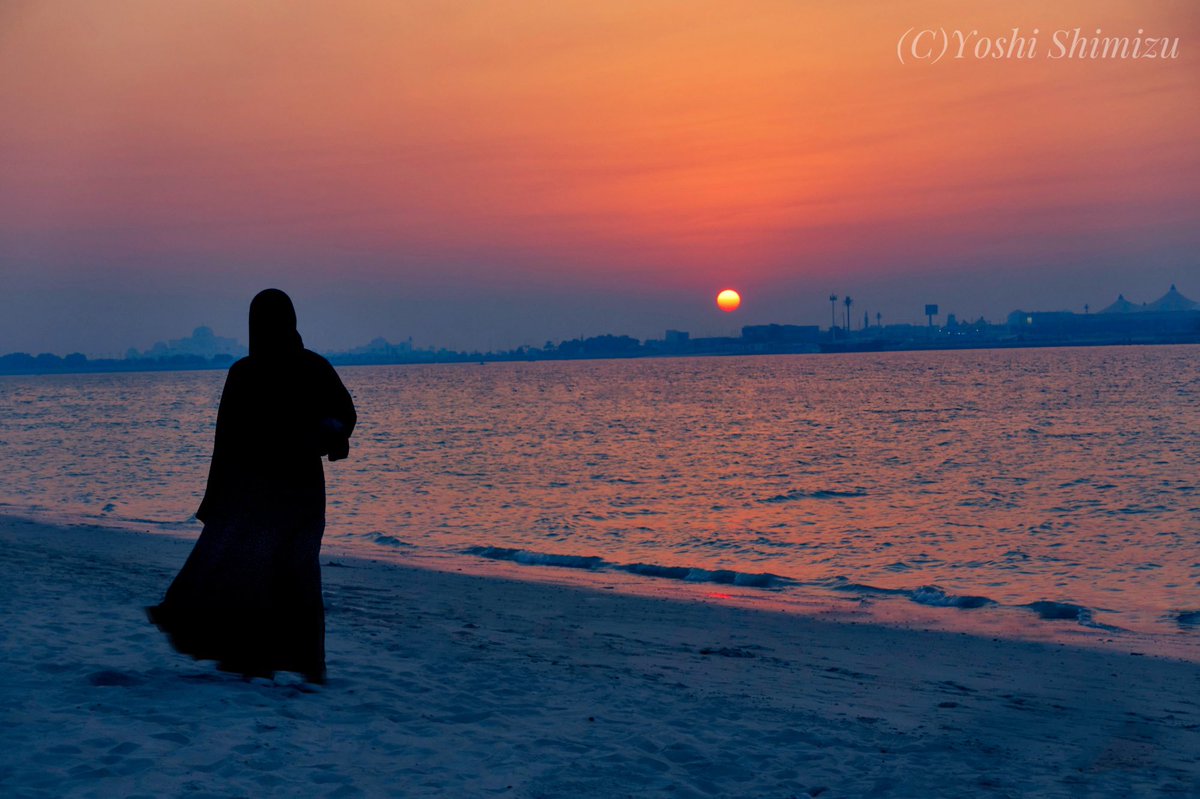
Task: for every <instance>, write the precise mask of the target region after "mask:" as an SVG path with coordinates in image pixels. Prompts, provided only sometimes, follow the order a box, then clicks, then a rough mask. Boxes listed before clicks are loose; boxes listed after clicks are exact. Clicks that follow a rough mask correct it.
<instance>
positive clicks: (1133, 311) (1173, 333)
mask: <svg viewBox="0 0 1200 799" xmlns="http://www.w3.org/2000/svg"><path fill="white" fill-rule="evenodd" d="M1008 326H1009V330H1010V331H1011V332H1013V333H1016V334H1017V335H1018V336H1020V337H1021V338H1032V339H1037V338H1060V339H1064V340H1076V341H1092V342H1098V341H1149V340H1163V339H1167V340H1191V339H1193V338H1196V337H1198V336H1200V303H1196V302H1195V301H1193V300H1191V299H1188V298H1187V297H1185V296H1183V295H1182V294H1180V293H1179V290H1178V289H1177V288H1175V286H1174V285H1172V286H1171V288H1170V289H1169V290H1168V291H1167V293H1166V294H1164V295H1163V296H1161V297H1159V298H1158V299H1157V300H1155V301H1154V302H1151V303H1147V304H1143V305H1137V304H1136V303H1133V302H1130V301H1129V300H1128V299H1126V298H1125V295H1124V294H1120V295H1118V296H1117V299H1116V300H1115V301H1114V302H1113V303H1112V304H1110V305H1108V306H1106V307H1105V308H1103V309H1101V310H1100V312H1099V313H1094V314H1077V313H1073V312H1071V311H1013V312H1012V313H1011V314H1009V315H1008Z"/></svg>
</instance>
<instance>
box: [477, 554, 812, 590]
mask: <svg viewBox="0 0 1200 799" xmlns="http://www.w3.org/2000/svg"><path fill="white" fill-rule="evenodd" d="M463 554H465V555H475V556H476V557H481V558H488V559H490V560H506V561H511V562H513V563H520V564H523V565H526V566H559V567H562V568H567V569H587V570H589V571H597V570H600V569H609V570H612V571H623V572H628V573H629V574H636V575H639V576H641V577H657V578H661V579H667V580H682V581H684V582H689V583H719V584H721V585H736V586H745V587H747V588H780V587H782V586H784V585H789V584H792V583H794V582H795V580H789V579H788V578H786V577H780V576H779V575H778V574H770V573H768V572H762V573H757V574H756V573H749V572H738V571H732V570H730V569H713V570H709V569H698V568H693V567H690V566H661V565H658V564H655V563H611V562H609V561H607V560H605V559H604V558H601V557H597V556H595V555H554V554H550V553H547V552H532V551H530V550H527V549H511V548H508V547H489V546H479V547H470V548H469V549H466V550H464V552H463Z"/></svg>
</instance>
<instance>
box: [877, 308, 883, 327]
mask: <svg viewBox="0 0 1200 799" xmlns="http://www.w3.org/2000/svg"><path fill="white" fill-rule="evenodd" d="M875 327H883V314H882V313H880V312H879V311H876V312H875Z"/></svg>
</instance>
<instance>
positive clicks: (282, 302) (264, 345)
mask: <svg viewBox="0 0 1200 799" xmlns="http://www.w3.org/2000/svg"><path fill="white" fill-rule="evenodd" d="M303 348H304V342H303V341H302V340H301V338H300V334H299V333H298V332H296V309H295V307H294V306H293V305H292V299H291V297H289V296H288V295H286V294H284V293H283V292H282V291H280V290H279V289H266V290H265V291H260V292H259V293H258V294H257V295H255V297H254V299H253V300H252V301H251V302H250V354H251V355H259V356H267V357H271V356H275V355H284V354H287V353H291V352H296V351H298V350H301V349H303Z"/></svg>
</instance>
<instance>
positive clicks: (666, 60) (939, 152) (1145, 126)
mask: <svg viewBox="0 0 1200 799" xmlns="http://www.w3.org/2000/svg"><path fill="white" fill-rule="evenodd" d="M1045 6H1046V4H1045V3H1042V2H1008V3H1003V4H998V3H993V2H978V3H969V2H961V1H955V2H950V1H949V0H947V1H945V2H933V1H932V0H930V1H928V2H917V1H914V0H905V1H904V2H894V3H885V2H854V1H853V0H850V1H849V2H843V3H828V2H801V1H800V0H780V1H779V2H761V1H760V0H749V1H748V2H726V3H704V2H694V1H693V0H688V1H687V2H656V1H654V0H650V1H648V2H642V3H636V4H634V3H630V4H623V3H562V2H530V1H529V0H522V1H521V2H487V3H481V2H434V1H433V0H431V1H430V2H396V1H394V0H387V1H386V2H384V1H381V2H357V1H355V2H344V3H327V4H325V3H317V4H295V3H287V2H279V3H245V2H241V0H238V1H237V2H224V1H223V0H208V1H206V2H199V1H198V0H197V1H196V2H179V3H161V2H157V0H145V1H143V2H135V1H132V0H130V1H126V2H121V1H120V0H117V1H115V2H104V3H100V2H96V3H76V2H61V3H55V2H38V3H33V2H29V3H24V2H19V1H18V2H16V3H8V4H5V5H4V6H3V7H0V107H3V108H4V109H5V111H4V113H3V114H2V115H0V275H3V276H4V277H5V283H8V284H9V285H10V286H14V287H15V288H16V290H15V291H6V292H5V295H6V296H5V298H4V299H2V300H0V319H3V321H0V351H4V352H7V351H11V350H21V349H24V350H31V351H41V350H51V351H67V350H71V349H81V350H84V351H86V352H104V351H123V349H124V348H125V347H128V346H138V347H146V346H148V345H149V344H150V343H151V342H152V341H153V340H155V339H161V338H172V337H177V336H180V335H185V334H186V333H187V332H189V331H190V329H191V328H192V327H194V326H196V325H199V324H210V325H212V326H214V327H215V328H217V331H218V333H221V334H224V335H234V336H237V337H239V338H243V339H244V321H243V320H244V314H245V307H246V304H247V302H248V300H249V297H250V296H251V295H252V294H253V292H254V291H255V290H257V289H258V288H261V287H264V286H266V285H279V286H280V287H281V288H285V289H287V290H289V291H290V292H291V293H292V294H293V295H294V296H295V297H296V300H297V304H298V306H300V308H301V317H302V318H301V327H302V330H304V329H308V330H309V331H310V335H309V340H310V341H311V342H313V343H314V345H315V346H318V347H325V348H337V347H344V346H350V345H354V344H357V343H361V342H363V341H365V340H367V339H368V338H371V337H373V336H376V335H382V336H386V337H388V338H391V339H393V340H394V339H399V338H404V337H407V336H409V335H412V336H414V338H416V339H417V343H418V344H422V343H424V344H439V345H446V346H453V347H493V346H512V345H517V344H522V343H533V344H540V343H541V342H542V341H544V340H545V339H547V338H554V339H558V338H562V337H566V336H575V335H580V334H594V333H599V332H618V333H629V334H631V335H635V336H638V337H648V336H652V335H661V331H662V329H663V328H665V327H682V328H684V329H691V330H694V331H695V332H697V333H712V332H729V331H728V328H730V326H731V325H732V326H735V327H736V326H737V325H740V324H747V323H754V322H768V321H781V322H801V323H810V324H816V323H819V322H824V321H825V320H826V319H827V311H828V304H827V303H826V302H825V301H824V297H825V296H827V295H828V294H829V292H830V291H836V292H838V293H846V292H851V293H853V294H854V295H855V296H856V300H857V301H856V307H860V306H861V307H863V308H866V309H869V310H871V312H872V313H873V312H874V311H875V310H879V311H881V312H882V313H883V314H884V316H885V320H888V319H890V320H892V321H910V320H917V319H919V318H920V304H922V303H923V302H925V301H931V302H940V304H941V305H942V306H943V308H945V309H946V310H954V311H957V312H958V313H959V314H960V316H970V317H974V316H978V315H980V314H985V315H987V316H989V317H990V318H993V319H999V318H1001V317H1002V316H1003V315H1004V314H1005V313H1007V311H1009V310H1011V309H1012V308H1013V307H1016V306H1018V305H1024V306H1025V307H1045V308H1060V307H1064V308H1065V307H1081V306H1082V305H1083V303H1085V302H1090V303H1091V304H1092V305H1093V306H1096V305H1098V304H1102V303H1106V302H1107V301H1109V300H1111V299H1112V296H1110V295H1115V293H1116V292H1117V291H1124V292H1125V293H1126V294H1133V295H1137V297H1138V299H1151V298H1152V295H1153V296H1156V295H1157V294H1160V293H1161V292H1162V291H1163V290H1165V288H1166V284H1167V283H1169V282H1171V281H1174V282H1177V283H1179V284H1180V288H1181V289H1182V290H1184V291H1185V292H1188V291H1189V290H1190V293H1191V294H1192V295H1193V296H1200V269H1198V268H1197V258H1196V252H1197V245H1198V244H1200V234H1198V233H1197V231H1198V230H1200V225H1197V211H1198V210H1200V149H1198V148H1197V147H1196V144H1195V143H1196V138H1197V133H1198V132H1200V111H1198V109H1200V57H1198V56H1197V53H1200V11H1197V10H1196V7H1195V4H1194V3H1192V2H1189V1H1188V0H1181V1H1180V2H1100V1H1097V0H1088V1H1087V2H1084V1H1083V0H1077V1H1075V0H1072V1H1069V2H1060V3H1056V4H1054V7H1053V8H1052V9H1049V10H1048V9H1047V8H1046V7H1045ZM913 26H916V27H918V28H922V27H934V28H938V27H945V28H948V29H951V30H954V29H958V30H962V31H965V32H969V31H971V30H979V31H980V33H981V34H983V35H991V36H997V35H1007V34H1009V33H1010V32H1011V29H1012V28H1013V27H1014V26H1016V27H1019V28H1020V29H1021V31H1022V32H1023V33H1025V35H1026V36H1032V35H1033V33H1032V31H1033V29H1034V28H1038V29H1039V31H1040V34H1039V35H1038V36H1037V38H1038V40H1039V52H1038V53H1037V57H1035V58H1032V59H1024V60H1022V59H1013V60H997V61H993V60H977V59H975V58H965V59H962V60H946V61H943V62H942V63H939V64H917V63H909V64H907V65H904V64H900V63H899V62H898V60H897V57H896V46H897V40H898V38H899V37H900V35H901V34H902V33H903V32H904V31H905V30H907V29H909V28H910V27H913ZM1076 26H1082V27H1083V29H1084V31H1083V32H1084V33H1085V34H1092V33H1094V30H1095V28H1097V27H1099V28H1101V29H1102V30H1103V31H1104V35H1136V33H1137V30H1138V29H1139V28H1141V29H1143V30H1144V31H1145V32H1146V33H1145V35H1146V36H1151V35H1153V36H1169V37H1171V38H1175V37H1178V38H1179V40H1180V44H1179V58H1177V59H1172V60H1155V61H1132V60H1125V61H1097V60H1057V61H1056V60H1052V59H1050V58H1047V57H1046V56H1047V55H1048V54H1049V53H1050V52H1051V51H1052V49H1053V46H1052V38H1051V35H1052V32H1053V31H1054V30H1056V29H1059V28H1067V29H1070V28H1074V27H1076ZM726 285H729V286H734V287H736V288H738V289H739V290H741V291H742V294H743V296H744V298H745V304H744V305H743V307H742V309H741V310H740V311H738V313H737V314H735V315H734V316H733V317H721V316H720V315H719V313H718V312H717V311H715V308H714V306H713V303H712V297H713V295H714V294H715V292H716V290H717V289H719V288H722V287H725V286H726Z"/></svg>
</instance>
